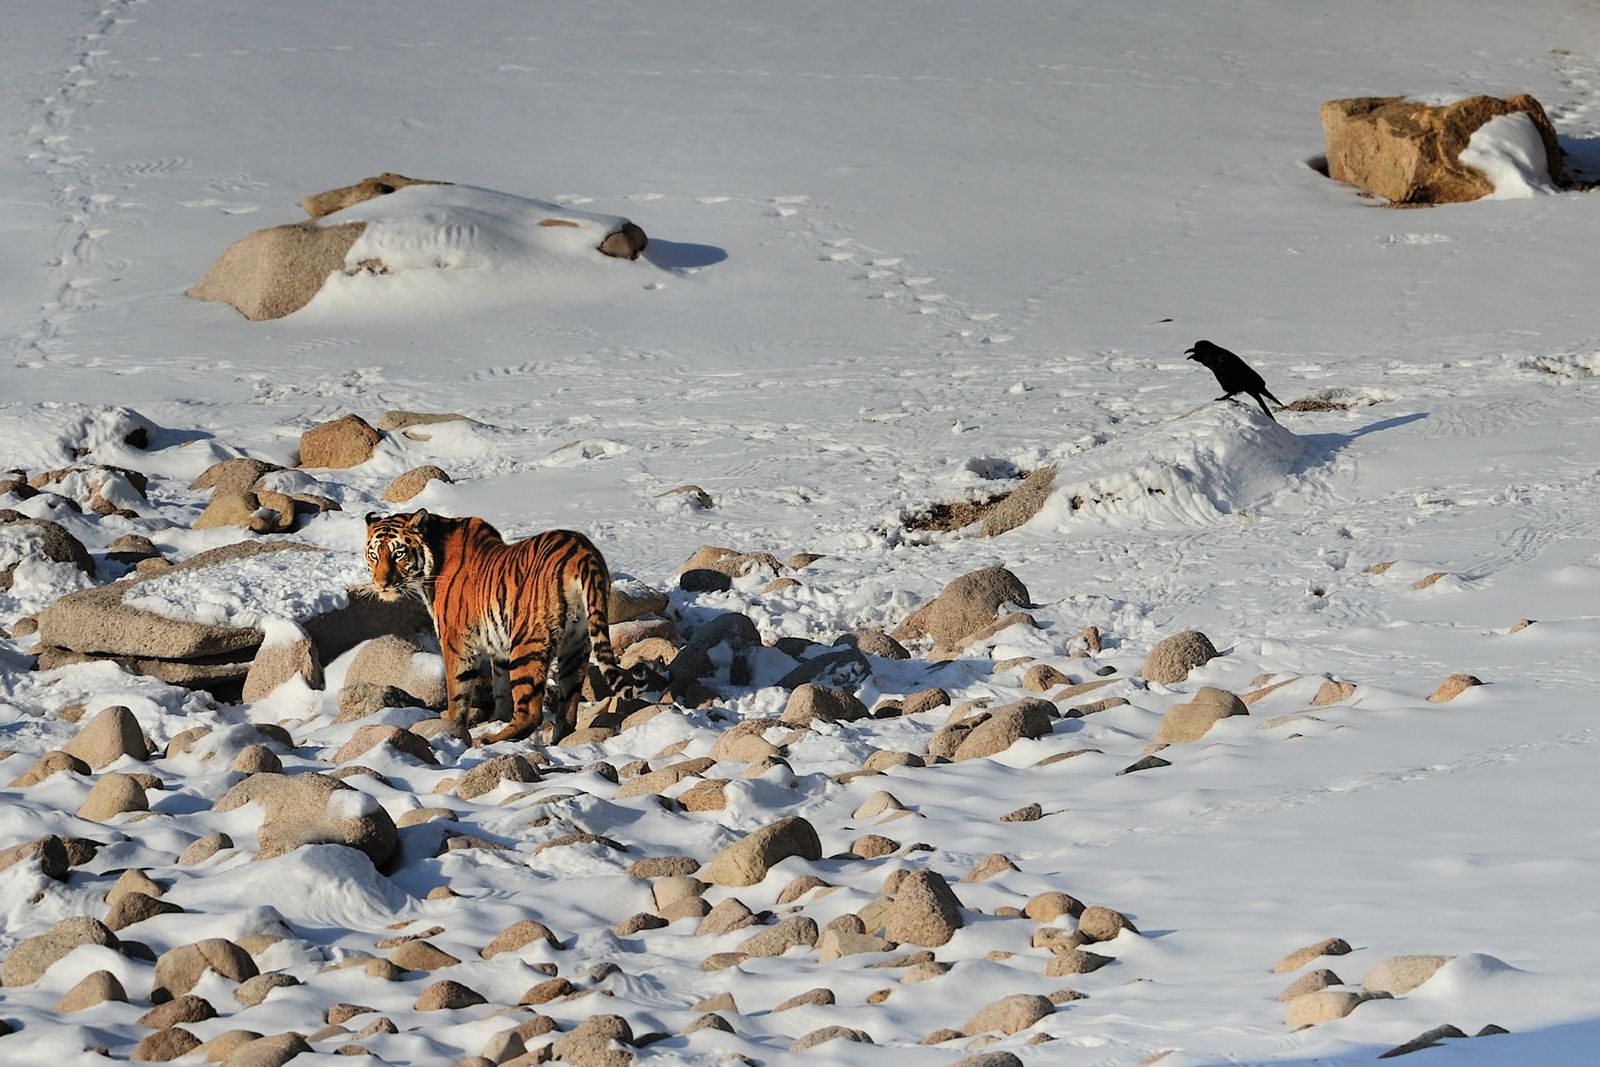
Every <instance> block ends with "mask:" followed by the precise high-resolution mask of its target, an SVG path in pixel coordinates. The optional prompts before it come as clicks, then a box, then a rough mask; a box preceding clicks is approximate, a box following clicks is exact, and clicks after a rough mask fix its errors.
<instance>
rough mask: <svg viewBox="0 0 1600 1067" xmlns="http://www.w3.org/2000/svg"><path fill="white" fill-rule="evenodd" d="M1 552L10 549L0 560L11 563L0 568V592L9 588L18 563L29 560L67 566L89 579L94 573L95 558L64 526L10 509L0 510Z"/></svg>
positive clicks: (0, 555) (2, 554)
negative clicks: (4, 559) (72, 567)
mask: <svg viewBox="0 0 1600 1067" xmlns="http://www.w3.org/2000/svg"><path fill="white" fill-rule="evenodd" d="M0 549H9V550H8V551H0V558H6V557H9V558H11V559H12V560H13V562H11V563H8V564H5V565H3V566H0V589H10V588H11V582H12V572H13V571H15V570H16V568H17V562H18V561H20V560H26V559H30V558H31V559H47V560H50V561H51V562H53V563H70V564H71V565H72V566H74V567H76V568H77V569H78V570H80V571H82V572H83V573H84V574H87V575H88V576H89V577H91V578H93V577H95V574H96V569H95V564H94V557H93V556H91V555H89V552H88V550H87V549H85V548H84V547H83V543H82V542H80V541H79V540H78V539H77V538H76V537H73V536H72V535H71V534H69V533H68V532H67V531H66V528H65V527H64V526H62V525H61V524H60V523H56V522H51V521H50V520H49V519H35V518H30V517H29V516H27V515H23V514H21V513H20V512H16V511H12V510H10V509H9V508H5V509H0Z"/></svg>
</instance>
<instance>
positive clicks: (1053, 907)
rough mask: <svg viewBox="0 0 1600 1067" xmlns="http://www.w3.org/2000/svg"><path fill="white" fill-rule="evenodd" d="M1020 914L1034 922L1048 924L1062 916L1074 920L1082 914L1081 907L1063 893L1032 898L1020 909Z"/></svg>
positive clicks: (1051, 893) (1053, 892) (1041, 894)
mask: <svg viewBox="0 0 1600 1067" xmlns="http://www.w3.org/2000/svg"><path fill="white" fill-rule="evenodd" d="M1022 914H1024V915H1026V916H1027V917H1028V918H1030V919H1032V920H1034V921H1035V922H1050V921H1051V920H1052V919H1059V918H1060V917H1061V916H1063V915H1068V916H1071V917H1072V918H1074V919H1076V918H1077V917H1078V916H1080V915H1082V914H1083V905H1082V904H1080V903H1079V902H1078V901H1077V899H1076V898H1074V897H1070V896H1068V895H1067V894H1065V893H1057V892H1055V891H1053V890H1052V891H1050V892H1046V893H1040V894H1039V895H1038V896H1036V897H1033V898H1032V899H1031V900H1029V901H1028V903H1026V904H1024V905H1023V907H1022Z"/></svg>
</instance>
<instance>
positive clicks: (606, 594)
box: [579, 552, 652, 696]
mask: <svg viewBox="0 0 1600 1067" xmlns="http://www.w3.org/2000/svg"><path fill="white" fill-rule="evenodd" d="M579 584H580V586H581V588H582V589H583V606H584V610H585V612H586V613H587V615H588V620H589V658H590V659H591V660H593V661H594V665H595V666H596V667H598V668H599V669H600V677H601V678H602V679H603V680H604V681H605V685H606V688H607V689H609V690H610V691H611V692H612V693H613V694H618V693H620V694H623V695H627V696H632V695H634V694H636V693H638V692H641V691H643V690H645V689H648V688H649V687H650V684H651V681H652V677H651V674H650V671H649V669H648V668H647V667H646V666H645V665H644V664H642V663H641V664H638V665H637V666H635V667H634V668H633V669H631V670H629V669H627V668H625V667H623V666H622V664H620V663H618V662H617V653H616V650H615V649H613V648H612V647H611V624H610V619H609V603H610V596H611V575H610V573H609V572H608V571H607V570H606V565H605V561H604V560H603V559H602V558H601V557H600V554H599V553H598V552H597V553H595V554H593V555H591V556H589V557H587V558H586V559H585V560H584V561H583V564H582V570H581V572H580V573H579Z"/></svg>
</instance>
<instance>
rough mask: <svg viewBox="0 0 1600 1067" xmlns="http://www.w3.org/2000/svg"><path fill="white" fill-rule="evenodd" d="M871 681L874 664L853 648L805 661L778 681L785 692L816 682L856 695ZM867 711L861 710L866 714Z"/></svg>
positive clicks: (841, 649) (826, 653) (842, 649)
mask: <svg viewBox="0 0 1600 1067" xmlns="http://www.w3.org/2000/svg"><path fill="white" fill-rule="evenodd" d="M870 677H872V664H871V663H870V662H869V661H868V660H867V657H866V656H864V655H862V654H861V653H860V652H857V651H856V650H855V649H853V648H840V649H836V650H835V651H832V652H824V653H823V654H822V655H820V656H813V657H811V658H810V659H808V660H805V661H804V662H802V663H801V664H800V666H798V667H796V668H795V669H794V670H792V671H790V672H789V673H788V674H785V675H784V676H783V677H782V678H779V679H778V685H779V686H780V687H781V688H784V689H794V688H796V687H797V686H801V685H805V684H806V683H808V682H814V683H816V684H818V685H822V686H832V687H834V688H838V689H844V690H848V691H850V692H854V691H855V689H856V688H857V687H858V686H860V685H861V683H862V682H865V681H866V680H867V679H868V678H870ZM865 710H866V709H865V708H863V709H862V711H863V714H865Z"/></svg>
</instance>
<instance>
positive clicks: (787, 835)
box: [698, 815, 822, 886]
mask: <svg viewBox="0 0 1600 1067" xmlns="http://www.w3.org/2000/svg"><path fill="white" fill-rule="evenodd" d="M790 856H799V857H800V858H802V859H808V860H820V859H821V858H822V842H821V841H820V840H818V838H817V831H816V829H815V828H813V827H812V825H811V824H810V823H809V822H807V821H806V820H805V819H803V818H801V817H800V816H798V815H791V816H789V817H788V818H785V819H779V820H778V821H777V822H775V823H770V824H768V825H767V826H763V827H762V828H761V829H759V830H756V831H754V832H752V833H749V834H746V835H745V836H744V837H742V838H740V839H739V840H738V841H735V842H734V843H733V844H731V845H729V846H728V847H727V848H724V849H723V850H722V851H721V852H718V853H717V854H716V855H715V856H713V857H711V860H710V862H708V863H707V864H706V865H705V867H704V868H702V869H701V870H700V871H699V872H698V877H699V878H700V879H701V881H704V882H708V883H710V884H712V885H725V886H745V885H755V884H756V883H757V882H759V881H761V880H762V879H764V878H766V876H767V871H768V870H769V869H770V868H771V867H773V866H774V865H775V864H777V863H779V862H781V861H782V860H785V859H788V858H789V857H790Z"/></svg>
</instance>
